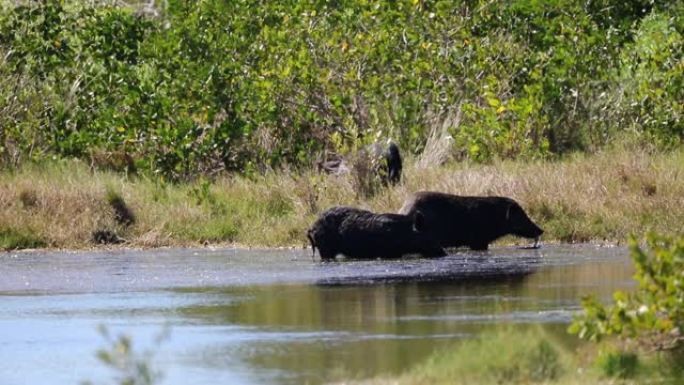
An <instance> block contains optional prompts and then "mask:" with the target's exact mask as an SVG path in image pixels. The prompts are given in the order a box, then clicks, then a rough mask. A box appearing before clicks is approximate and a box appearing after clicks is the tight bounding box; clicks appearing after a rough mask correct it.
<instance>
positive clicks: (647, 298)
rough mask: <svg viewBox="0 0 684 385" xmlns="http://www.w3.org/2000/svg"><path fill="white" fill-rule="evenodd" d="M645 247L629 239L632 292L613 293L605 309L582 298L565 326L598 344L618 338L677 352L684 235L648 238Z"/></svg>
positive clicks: (683, 304) (682, 326) (683, 302)
mask: <svg viewBox="0 0 684 385" xmlns="http://www.w3.org/2000/svg"><path fill="white" fill-rule="evenodd" d="M646 241H647V245H648V249H647V250H644V249H642V248H641V247H639V245H638V244H637V242H636V240H635V239H632V240H631V241H630V251H631V256H632V260H633V261H634V264H635V266H636V275H635V278H636V280H637V281H638V283H639V286H638V288H637V290H636V291H635V292H633V293H624V292H616V293H615V295H614V299H615V303H614V304H613V305H612V306H609V307H606V306H604V305H602V304H601V303H599V302H598V301H597V300H596V299H595V298H592V297H589V298H585V299H584V301H583V307H584V313H583V314H581V315H580V316H579V317H578V318H577V319H575V321H574V323H573V324H572V325H571V327H570V331H571V332H572V333H576V334H578V335H579V336H580V337H581V338H586V339H590V340H598V339H601V338H603V337H606V336H610V335H617V336H622V337H626V338H631V339H636V340H638V341H640V342H642V343H645V344H647V345H648V346H649V347H653V348H657V349H678V348H681V347H682V342H684V337H683V336H682V330H684V275H683V272H684V237H680V238H678V239H672V238H667V237H661V236H656V235H653V234H651V235H649V236H648V237H647V239H646Z"/></svg>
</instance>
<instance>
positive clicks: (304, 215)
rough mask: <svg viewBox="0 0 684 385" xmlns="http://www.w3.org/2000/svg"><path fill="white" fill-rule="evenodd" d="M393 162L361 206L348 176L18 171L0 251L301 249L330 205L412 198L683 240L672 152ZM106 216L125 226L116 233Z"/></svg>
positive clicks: (551, 225)
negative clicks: (117, 242)
mask: <svg viewBox="0 0 684 385" xmlns="http://www.w3.org/2000/svg"><path fill="white" fill-rule="evenodd" d="M405 163H406V164H405V167H404V171H405V174H404V177H403V180H402V183H401V184H400V185H398V186H396V187H394V188H381V189H380V190H379V191H377V192H376V194H375V195H373V196H372V197H370V198H364V197H363V195H362V194H357V192H356V191H355V188H358V187H355V186H357V183H356V182H355V181H354V176H353V175H342V176H333V175H324V174H318V173H315V172H313V171H308V172H293V171H290V170H287V169H285V170H280V171H272V172H268V173H265V174H263V175H259V176H254V177H243V176H235V175H227V176H221V177H218V178H217V179H215V180H208V179H200V180H197V181H194V182H191V183H183V184H169V183H166V182H164V181H163V180H161V179H157V178H154V177H146V176H140V177H132V176H126V175H123V174H120V173H118V174H117V173H114V172H109V171H96V170H95V171H94V170H92V169H91V168H89V167H88V166H87V165H86V164H84V163H82V162H80V161H54V162H48V163H42V164H38V165H36V164H33V165H26V166H24V167H22V168H20V169H18V170H15V171H2V173H0V204H1V205H2V206H1V207H3V209H2V210H0V223H2V224H3V228H2V231H0V246H2V247H3V248H6V249H7V248H26V247H42V246H50V247H58V248H83V247H90V246H91V245H92V241H91V238H92V232H93V231H95V230H97V229H103V228H104V229H113V230H114V231H116V232H118V235H119V236H121V237H123V238H124V239H126V240H127V241H128V245H129V246H135V247H155V246H187V245H201V244H223V245H225V244H239V245H243V246H268V247H273V246H302V245H304V244H305V236H304V234H305V230H306V228H307V227H308V226H309V225H310V223H312V222H313V220H314V219H315V217H316V215H317V214H318V213H319V212H321V211H322V210H324V209H326V208H328V207H330V206H333V205H353V206H358V207H363V208H367V209H371V210H374V211H380V212H396V211H397V210H398V209H399V208H400V207H401V205H402V203H403V201H404V200H405V199H406V198H407V197H408V196H410V194H412V193H413V192H415V191H419V190H436V191H445V192H450V193H454V194H462V195H504V196H510V197H512V198H514V199H516V200H517V201H519V202H520V203H521V205H522V206H523V207H524V208H525V209H526V211H528V213H529V214H530V216H531V217H532V219H533V220H535V221H536V222H538V223H539V224H540V225H541V226H542V227H543V228H544V229H545V230H546V233H545V239H546V241H561V242H585V241H596V242H621V241H623V240H624V239H626V237H627V236H628V235H629V234H630V233H639V234H640V233H643V232H645V231H647V230H653V231H657V232H661V233H682V232H684V222H682V221H681V218H682V217H684V204H683V203H684V201H683V200H682V199H683V198H682V197H684V151H683V150H678V151H674V152H667V153H661V152H651V151H648V150H646V149H640V148H635V147H629V146H621V147H618V148H614V149H610V150H606V151H603V152H600V153H598V154H595V155H586V154H584V155H582V154H578V155H575V156H570V157H568V158H566V159H564V160H560V161H536V162H531V163H529V162H525V163H523V162H515V161H495V162H493V163H491V164H487V165H481V164H473V163H467V162H465V163H448V164H446V165H443V166H433V167H430V166H429V165H426V164H425V162H419V161H418V160H416V159H407V161H406V162H405ZM113 197H115V198H116V203H117V204H116V205H113V204H112V199H113ZM117 206H120V207H126V208H128V209H129V210H130V211H131V215H134V217H135V222H131V223H127V224H122V223H120V222H121V218H120V216H121V213H117V210H116V207H117ZM117 218H118V219H117ZM16 239H19V241H16ZM22 239H23V240H22ZM503 242H508V243H510V242H519V241H518V240H514V239H512V238H511V239H504V240H503ZM520 242H526V241H524V240H523V241H520Z"/></svg>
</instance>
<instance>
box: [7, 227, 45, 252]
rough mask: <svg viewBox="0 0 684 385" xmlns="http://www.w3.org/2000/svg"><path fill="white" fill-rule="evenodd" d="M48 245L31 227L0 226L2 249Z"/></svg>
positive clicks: (32, 247)
mask: <svg viewBox="0 0 684 385" xmlns="http://www.w3.org/2000/svg"><path fill="white" fill-rule="evenodd" d="M47 245H48V244H47V242H45V240H44V239H43V238H41V237H40V236H38V235H36V234H35V233H34V232H33V231H32V230H31V229H14V228H6V227H5V228H0V250H15V249H35V248H40V247H46V246H47Z"/></svg>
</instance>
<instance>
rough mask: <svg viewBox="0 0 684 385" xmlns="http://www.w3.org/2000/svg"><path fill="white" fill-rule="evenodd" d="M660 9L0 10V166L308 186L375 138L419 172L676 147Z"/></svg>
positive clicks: (674, 96) (667, 31) (642, 3)
mask: <svg viewBox="0 0 684 385" xmlns="http://www.w3.org/2000/svg"><path fill="white" fill-rule="evenodd" d="M158 3H160V4H161V3H162V2H158ZM663 3H667V4H660V2H657V4H656V2H653V1H650V0H628V1H624V0H623V1H611V0H593V1H578V0H555V1H544V2H540V1H535V0H516V1H509V2H505V3H498V2H489V1H475V0H468V1H434V2H427V1H422V0H403V1H365V0H355V1H352V0H347V1H334V2H329V1H316V0H309V1H293V0H289V1H284V2H270V1H221V0H200V1H193V2H188V1H181V0H170V1H168V2H163V4H165V8H161V7H160V8H159V9H157V10H156V11H157V12H156V14H154V15H153V14H152V13H150V12H143V9H142V8H136V7H135V6H131V7H122V6H118V5H117V6H115V5H112V3H108V2H106V3H105V2H102V3H100V4H96V5H93V2H79V1H57V0H46V1H42V2H26V4H28V5H11V6H10V5H5V6H3V8H2V11H1V13H0V57H2V59H0V109H1V110H2V111H3V114H2V115H1V116H0V128H1V129H2V131H1V132H0V153H1V154H2V160H3V163H4V164H6V165H15V164H17V163H18V162H20V161H22V160H25V159H31V158H33V159H41V158H44V157H46V156H53V155H55V156H76V157H83V158H87V159H89V160H90V161H92V162H93V164H94V165H95V166H103V165H104V166H108V167H114V168H121V169H127V170H131V169H142V170H149V171H154V172H156V173H159V174H161V175H163V176H164V177H166V178H169V179H179V178H186V177H189V176H193V175H197V174H212V173H214V172H218V171H221V170H238V171H240V172H247V173H248V172H252V171H255V170H259V169H262V168H264V167H273V166H277V165H279V164H290V165H295V166H297V165H305V166H306V165H310V164H311V163H312V162H313V161H314V160H315V158H316V157H317V156H320V154H321V153H322V152H323V151H324V150H332V151H338V152H340V151H342V152H344V151H347V150H350V149H353V148H355V147H358V146H359V145H363V144H365V143H368V142H371V141H374V140H376V139H378V138H381V137H393V138H394V139H395V140H397V141H399V142H400V145H401V147H402V148H403V149H405V150H409V151H411V152H419V151H421V150H422V147H423V146H424V145H425V141H426V138H427V137H428V135H429V134H430V132H431V130H435V129H438V128H445V129H446V130H447V131H448V132H449V134H450V135H451V136H452V138H453V139H454V140H453V154H454V155H455V156H457V157H470V158H473V159H476V160H483V161H486V160H488V159H490V158H492V157H518V156H523V157H544V156H548V155H549V154H560V153H563V152H565V151H569V150H576V149H580V150H587V149H593V148H595V147H599V146H601V145H603V144H605V143H606V142H608V141H610V140H611V139H612V138H614V137H615V135H617V134H621V133H624V132H630V133H634V134H637V135H643V136H644V137H645V138H647V140H651V139H653V138H654V139H656V140H657V141H658V142H659V143H662V144H665V145H672V144H673V143H678V142H679V141H680V140H681V139H682V136H683V135H684V134H683V132H684V128H683V125H682V119H681V115H682V108H683V107H682V103H681V101H682V100H684V91H682V90H683V89H684V87H682V77H683V72H684V68H683V67H682V61H681V58H682V53H683V52H682V51H684V39H683V38H682V33H683V31H682V30H683V29H684V21H683V20H682V16H681V15H682V14H684V6H682V3H681V2H663ZM5 4H6V3H5ZM18 4H24V3H23V2H18ZM117 4H118V3H117ZM111 159H123V161H114V162H112V161H111ZM102 163H106V164H102ZM132 166H135V167H132Z"/></svg>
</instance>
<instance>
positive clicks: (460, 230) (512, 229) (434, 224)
mask: <svg viewBox="0 0 684 385" xmlns="http://www.w3.org/2000/svg"><path fill="white" fill-rule="evenodd" d="M399 212H400V213H402V214H405V215H413V214H414V213H416V212H421V213H422V214H423V217H424V221H425V225H424V228H425V232H427V233H429V234H431V235H432V236H433V237H434V238H435V239H437V241H439V242H440V244H441V245H442V247H458V246H467V247H470V248H471V249H473V250H487V248H488V247H489V244H490V243H491V242H493V241H495V240H496V239H498V238H500V237H502V236H504V235H508V234H512V235H517V236H520V237H524V238H534V239H535V244H534V245H535V247H538V245H539V238H540V237H541V235H542V234H543V233H544V230H542V229H540V228H539V226H537V225H536V224H534V222H532V220H530V218H529V217H528V216H527V214H526V213H525V211H524V210H523V209H522V207H520V205H519V204H518V203H517V202H516V201H514V200H513V199H510V198H505V197H472V196H458V195H451V194H444V193H439V192H429V191H422V192H418V193H415V194H413V196H412V197H410V198H409V199H408V200H407V201H406V202H405V203H404V206H403V207H402V208H401V210H399Z"/></svg>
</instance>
